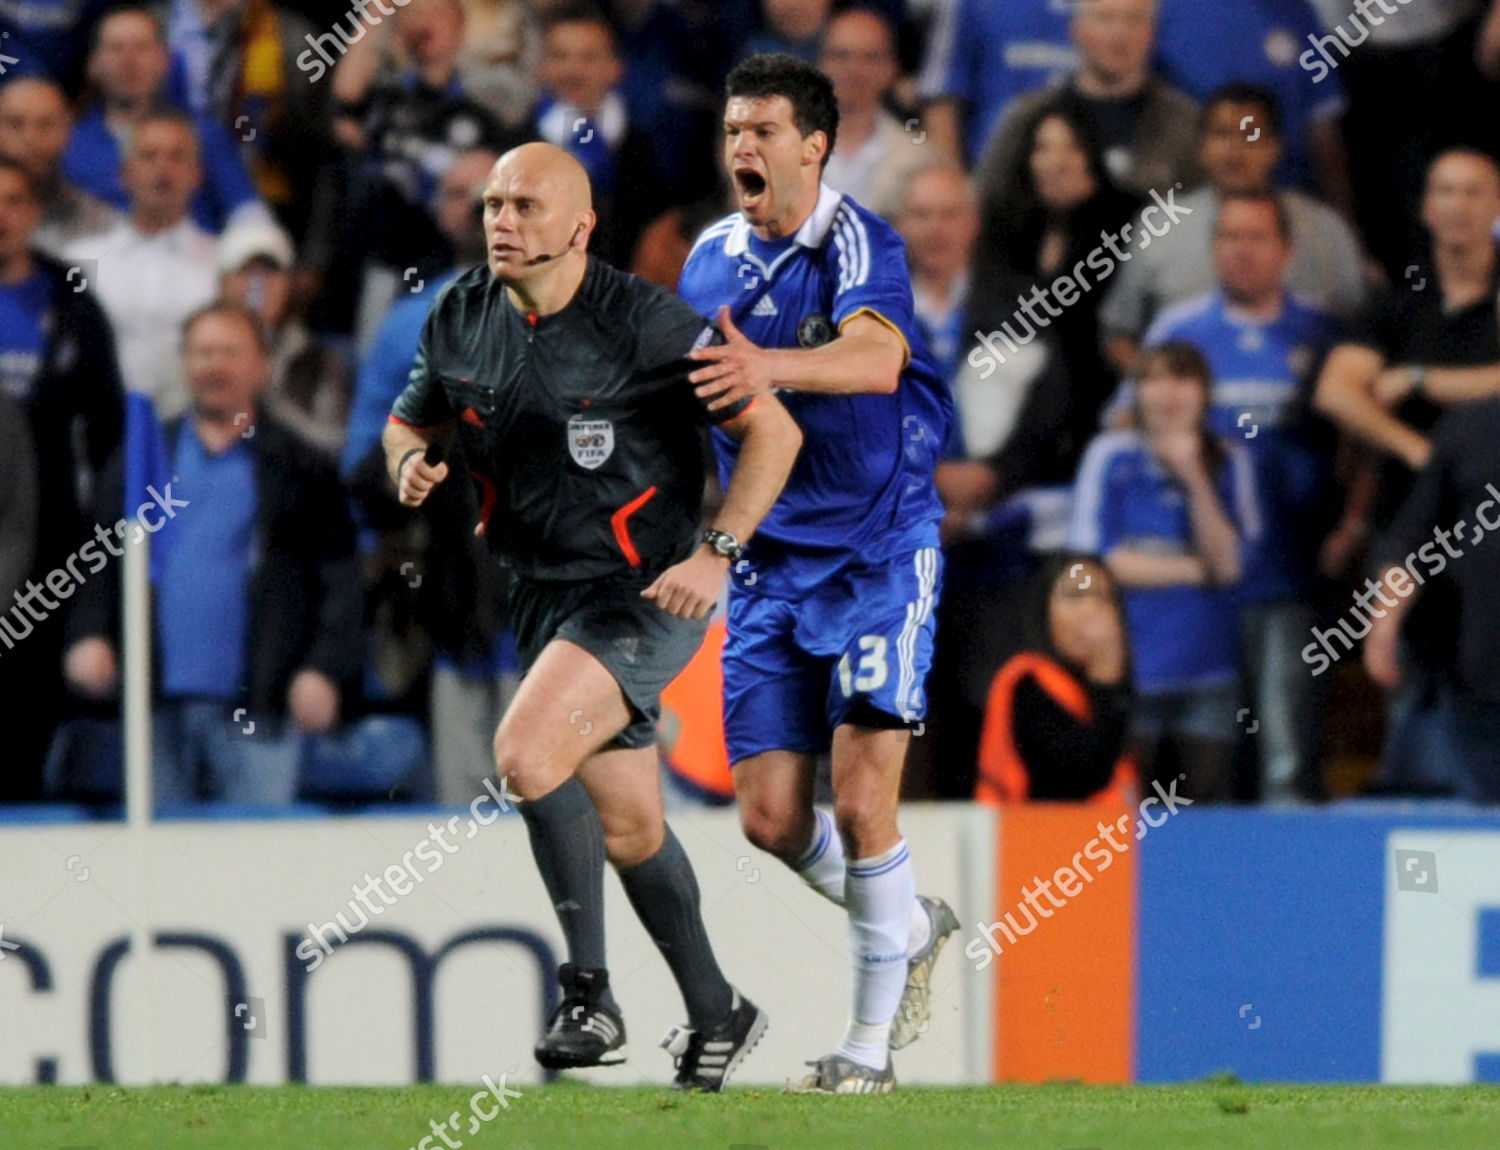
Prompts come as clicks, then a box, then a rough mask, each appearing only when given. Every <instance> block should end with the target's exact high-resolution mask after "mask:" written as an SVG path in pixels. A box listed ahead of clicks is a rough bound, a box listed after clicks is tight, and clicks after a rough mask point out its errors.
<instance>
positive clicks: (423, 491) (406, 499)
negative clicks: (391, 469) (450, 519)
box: [394, 447, 448, 507]
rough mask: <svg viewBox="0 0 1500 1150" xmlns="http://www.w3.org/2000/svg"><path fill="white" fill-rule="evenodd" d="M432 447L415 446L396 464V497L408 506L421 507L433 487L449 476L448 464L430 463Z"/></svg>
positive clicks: (440, 462)
mask: <svg viewBox="0 0 1500 1150" xmlns="http://www.w3.org/2000/svg"><path fill="white" fill-rule="evenodd" d="M430 451H431V449H430V448H422V447H413V448H412V449H411V450H410V451H408V452H407V453H406V454H405V455H403V456H402V457H401V460H400V462H399V463H397V464H396V474H395V476H394V478H395V480H396V497H397V498H398V499H400V500H401V502H402V504H403V505H405V506H407V507H420V506H422V502H423V500H425V499H426V498H427V496H428V495H430V494H431V493H432V489H433V488H434V487H436V486H437V485H438V484H439V483H441V482H442V481H443V480H445V479H447V478H448V465H447V464H446V463H444V462H442V461H441V460H439V461H438V462H437V463H428V462H427V458H428V454H429V453H430Z"/></svg>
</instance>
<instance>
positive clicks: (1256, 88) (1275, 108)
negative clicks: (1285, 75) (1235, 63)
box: [1198, 80, 1282, 140]
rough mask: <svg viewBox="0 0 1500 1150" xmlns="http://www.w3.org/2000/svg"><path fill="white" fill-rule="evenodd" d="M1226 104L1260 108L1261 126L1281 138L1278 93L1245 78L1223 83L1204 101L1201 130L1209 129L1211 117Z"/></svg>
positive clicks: (1199, 123) (1200, 120) (1199, 125)
mask: <svg viewBox="0 0 1500 1150" xmlns="http://www.w3.org/2000/svg"><path fill="white" fill-rule="evenodd" d="M1224 104H1241V105H1243V104H1249V105H1251V106H1253V107H1256V108H1259V109H1260V114H1261V117H1262V119H1261V121H1260V127H1261V128H1262V129H1264V131H1265V132H1266V134H1267V135H1271V136H1275V137H1276V138H1277V139H1278V140H1279V139H1281V130H1282V117H1281V101H1280V100H1278V99H1277V98H1276V93H1275V92H1272V91H1271V89H1269V88H1263V87H1261V86H1260V85H1259V84H1247V83H1246V82H1245V81H1243V80H1232V81H1230V82H1229V83H1228V84H1221V85H1220V86H1219V87H1217V88H1215V89H1214V90H1213V91H1212V92H1211V93H1210V94H1209V97H1208V99H1207V100H1205V101H1204V102H1203V111H1202V112H1201V113H1199V116H1198V130H1199V132H1205V131H1207V130H1208V121H1209V118H1210V117H1211V116H1213V114H1214V112H1216V111H1217V110H1218V109H1219V108H1220V106H1222V105H1224Z"/></svg>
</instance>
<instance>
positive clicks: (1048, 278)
mask: <svg viewBox="0 0 1500 1150" xmlns="http://www.w3.org/2000/svg"><path fill="white" fill-rule="evenodd" d="M998 186H999V188H1000V189H1001V190H1000V191H999V192H998V193H997V194H996V195H995V196H994V198H992V199H988V200H986V201H985V202H984V203H982V204H981V205H980V214H981V224H980V235H979V245H978V251H977V253H976V261H975V262H976V268H975V277H976V281H977V282H976V292H975V295H976V297H977V298H979V299H986V298H988V296H989V294H990V293H989V291H988V290H987V288H988V285H986V284H984V282H983V281H984V280H985V278H986V276H987V275H989V274H990V272H991V271H995V272H1009V273H1012V274H1013V275H1017V276H1021V277H1024V278H1025V279H1026V280H1027V281H1029V282H1030V283H1031V284H1034V285H1035V286H1036V287H1038V288H1040V289H1041V291H1042V292H1043V297H1044V299H1045V301H1046V302H1045V303H1042V304H1033V305H1032V307H1031V309H1030V312H1031V314H1033V315H1035V316H1037V317H1038V319H1039V320H1041V321H1043V322H1049V323H1050V327H1051V329H1052V331H1053V333H1054V334H1055V335H1056V338H1057V343H1058V346H1059V347H1061V349H1062V351H1063V359H1064V361H1065V364H1066V367H1067V373H1068V379H1069V381H1070V391H1071V395H1070V402H1069V417H1068V419H1067V431H1068V433H1069V443H1065V444H1063V445H1061V450H1062V452H1063V454H1064V455H1066V456H1069V457H1070V459H1076V457H1077V453H1078V452H1081V451H1082V450H1083V445H1084V444H1086V443H1087V442H1088V440H1089V438H1090V436H1091V435H1092V434H1093V432H1094V430H1095V429H1096V428H1097V427H1098V416H1099V410H1100V408H1101V407H1102V406H1103V405H1104V403H1105V401H1106V400H1107V399H1108V398H1109V396H1110V394H1111V393H1112V392H1113V391H1114V387H1115V383H1116V378H1115V375H1114V373H1113V371H1112V370H1111V369H1110V367H1109V365H1108V363H1106V361H1105V359H1104V355H1103V352H1102V351H1101V349H1100V342H1099V305H1100V303H1101V301H1102V300H1103V298H1104V288H1103V286H1099V285H1096V284H1095V282H1094V281H1095V280H1096V279H1098V278H1099V277H1100V275H1101V273H1100V271H1099V268H1098V267H1097V266H1092V265H1089V264H1088V262H1087V261H1088V257H1089V255H1090V254H1091V253H1093V252H1094V250H1095V249H1096V248H1099V247H1100V234H1101V233H1103V232H1108V233H1111V234H1113V233H1117V232H1119V231H1120V229H1121V227H1122V226H1123V225H1124V224H1125V223H1126V221H1128V220H1129V219H1130V218H1131V217H1132V216H1134V215H1135V213H1136V211H1137V209H1138V208H1139V207H1140V204H1139V202H1138V201H1137V200H1136V198H1135V197H1134V196H1132V195H1131V194H1129V193H1128V192H1125V191H1122V190H1121V189H1120V188H1119V187H1117V186H1116V185H1115V183H1114V181H1113V180H1112V179H1111V178H1110V176H1109V174H1108V171H1107V170H1106V168H1105V166H1104V153H1103V150H1102V149H1101V147H1100V145H1099V143H1098V141H1097V140H1096V139H1095V138H1094V135H1093V133H1092V131H1091V130H1090V128H1089V126H1088V125H1087V124H1086V123H1085V122H1084V121H1083V120H1082V119H1080V118H1079V116H1078V115H1077V114H1076V113H1075V112H1073V111H1072V110H1071V109H1069V108H1067V107H1066V106H1062V105H1055V106H1054V105H1048V106H1044V107H1043V108H1041V109H1040V110H1039V111H1038V112H1037V113H1036V115H1035V116H1033V117H1032V119H1031V120H1030V121H1029V122H1028V123H1027V124H1026V126H1025V131H1024V135H1023V144H1022V147H1020V148H1019V149H1017V152H1016V161H1015V167H1014V169H1013V170H1012V171H1011V172H1009V173H1007V178H1006V179H1005V180H1004V181H1003V182H1002V183H1000V184H999V185H998ZM1095 259H1096V261H1097V260H1098V257H1097V256H1096V257H1095ZM1080 263H1084V264H1085V266H1086V268H1090V267H1092V270H1087V271H1086V273H1085V274H1086V275H1087V277H1088V280H1087V284H1086V285H1085V284H1080V285H1079V288H1080V289H1081V288H1084V287H1085V286H1086V287H1087V288H1088V289H1089V290H1082V291H1081V294H1078V295H1076V296H1075V295H1074V294H1072V293H1071V292H1068V291H1067V290H1066V289H1064V291H1063V293H1062V297H1063V298H1054V293H1053V292H1052V290H1051V287H1052V283H1053V281H1054V280H1056V279H1057V277H1058V276H1061V275H1066V274H1068V273H1069V272H1071V270H1072V269H1073V268H1075V267H1077V266H1078V265H1079V264H1080ZM1047 304H1051V307H1048V306H1047ZM1054 313H1060V314H1057V315H1055V316H1054ZM1049 317H1053V318H1050V320H1049ZM1031 323H1032V321H1031V320H1030V319H1029V318H1028V316H1027V314H1026V313H1024V312H1021V311H1020V301H1019V300H1017V301H1015V318H1014V321H1013V326H1014V327H1015V328H1016V329H1017V333H1016V334H1012V338H1013V339H1014V338H1017V335H1018V334H1019V335H1022V336H1024V332H1025V329H1026V328H1027V327H1029V326H1031ZM1028 342H1029V341H1028Z"/></svg>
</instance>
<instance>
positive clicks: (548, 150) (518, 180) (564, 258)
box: [484, 143, 596, 294]
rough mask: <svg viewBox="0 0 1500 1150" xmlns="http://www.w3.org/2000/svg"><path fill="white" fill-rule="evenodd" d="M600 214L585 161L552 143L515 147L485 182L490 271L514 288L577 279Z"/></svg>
mask: <svg viewBox="0 0 1500 1150" xmlns="http://www.w3.org/2000/svg"><path fill="white" fill-rule="evenodd" d="M595 218H596V217H595V215H594V209H593V198H592V196H591V194H590V191H589V178H588V174H587V173H586V172H585V171H584V170H583V165H582V164H580V163H579V162H578V161H577V160H575V159H574V158H573V157H572V156H570V155H568V153H567V152H565V151H563V150H562V149H561V148H559V147H555V146H554V145H552V144H545V143H535V144H522V145H521V146H520V147H519V148H512V149H511V150H510V151H508V152H506V153H505V155H503V156H501V157H500V159H499V160H498V161H497V162H496V164H495V166H494V168H493V169H492V170H491V172H490V178H489V181H488V182H487V183H486V184H485V187H484V239H485V248H486V251H487V253H488V256H489V267H490V271H491V273H493V274H494V276H495V278H496V279H498V280H500V281H501V282H502V283H504V284H506V285H508V286H510V287H512V288H523V289H524V288H532V287H536V286H540V283H541V282H542V281H546V280H557V279H561V280H573V281H574V282H575V283H576V280H577V279H578V278H579V277H581V276H582V274H583V268H584V265H585V263H586V258H587V257H586V252H587V248H588V241H589V235H590V234H591V233H592V232H593V230H594V221H595ZM525 294H530V293H529V292H527V293H525Z"/></svg>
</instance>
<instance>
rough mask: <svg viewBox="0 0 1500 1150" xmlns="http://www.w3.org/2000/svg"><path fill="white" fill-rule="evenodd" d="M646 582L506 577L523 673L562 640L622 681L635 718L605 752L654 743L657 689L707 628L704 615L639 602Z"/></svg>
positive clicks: (677, 669)
mask: <svg viewBox="0 0 1500 1150" xmlns="http://www.w3.org/2000/svg"><path fill="white" fill-rule="evenodd" d="M647 586H649V584H648V583H642V582H639V581H635V580H632V581H629V582H626V581H621V580H608V581H598V582H593V583H537V582H530V581H527V580H525V579H519V578H517V579H512V580H511V587H510V622H511V627H512V628H513V629H514V631H515V636H516V646H517V648H518V650H519V652H520V656H521V671H522V673H523V674H524V673H525V672H527V671H529V670H530V669H531V665H532V664H533V663H535V662H536V660H537V657H538V656H539V655H540V654H541V653H542V649H543V648H544V647H546V646H547V644H548V643H550V642H552V640H553V639H566V640H567V641H568V642H570V643H576V644H577V645H578V646H580V647H582V648H583V649H584V650H585V651H587V652H588V653H589V654H590V655H592V656H594V658H596V659H598V660H599V662H601V663H603V664H604V666H605V667H606V668H607V669H608V671H609V673H610V674H611V675H613V676H614V680H615V682H617V683H618V684H620V690H621V691H622V692H623V693H624V695H625V701H626V702H627V703H628V704H629V706H630V710H631V713H632V715H633V716H634V721H633V722H632V723H631V724H630V725H629V726H628V727H626V728H625V729H624V730H623V731H621V732H620V733H619V734H618V735H616V736H615V738H614V739H613V740H611V741H610V742H609V743H608V744H606V747H605V749H606V750H613V749H616V748H636V747H649V746H651V745H652V744H654V743H655V742H656V723H657V720H658V719H660V718H661V693H662V691H664V690H665V689H666V687H667V685H668V684H669V683H671V681H672V680H673V679H675V678H676V677H677V676H678V674H679V673H680V672H681V671H682V669H683V668H684V667H686V666H687V665H688V663H689V661H690V660H691V659H692V657H693V656H694V655H696V654H697V653H698V648H699V647H700V646H702V645H703V636H704V635H705V634H707V632H708V620H707V619H679V618H678V617H677V616H676V615H669V614H667V612H665V611H663V610H662V609H661V608H660V607H658V606H657V605H656V604H655V603H653V602H652V601H651V600H649V599H642V598H641V591H642V589H643V588H645V587H647Z"/></svg>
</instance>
